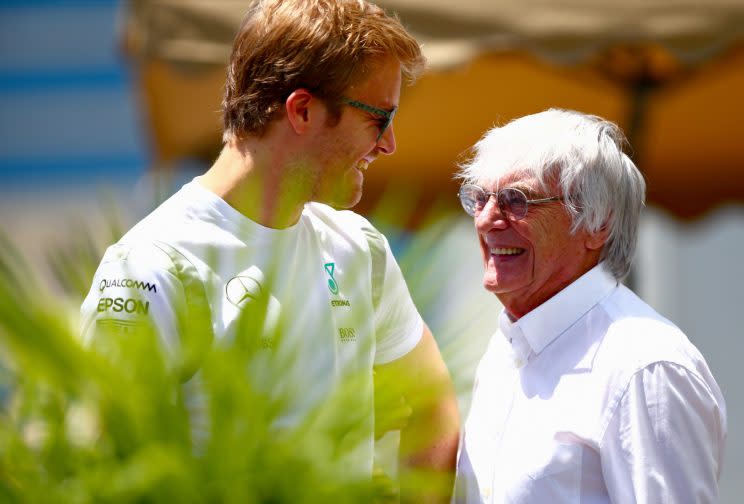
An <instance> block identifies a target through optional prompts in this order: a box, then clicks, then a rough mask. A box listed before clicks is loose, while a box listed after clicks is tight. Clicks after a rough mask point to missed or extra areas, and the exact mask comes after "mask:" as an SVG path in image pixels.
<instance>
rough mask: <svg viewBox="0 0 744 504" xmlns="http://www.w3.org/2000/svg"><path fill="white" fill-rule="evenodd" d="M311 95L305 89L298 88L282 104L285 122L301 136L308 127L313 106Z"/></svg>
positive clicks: (313, 100) (313, 99)
mask: <svg viewBox="0 0 744 504" xmlns="http://www.w3.org/2000/svg"><path fill="white" fill-rule="evenodd" d="M315 101H317V100H315V98H314V97H313V94H312V93H311V92H310V91H308V90H307V89H303V88H299V89H295V90H294V91H292V92H291V93H290V94H289V96H288V97H287V100H286V101H285V102H284V107H285V111H286V113H287V120H289V124H290V125H291V126H292V129H293V130H294V132H295V133H297V134H298V135H302V134H303V133H305V132H306V131H307V129H308V128H309V126H310V121H311V112H312V110H311V109H312V108H313V106H314V105H315V103H314V102H315Z"/></svg>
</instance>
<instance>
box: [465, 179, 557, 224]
mask: <svg viewBox="0 0 744 504" xmlns="http://www.w3.org/2000/svg"><path fill="white" fill-rule="evenodd" d="M457 195H458V196H459V197H460V203H461V204H462V208H463V209H465V212H467V214H468V215H469V216H471V217H475V214H476V213H480V212H481V211H482V210H483V208H484V207H485V206H486V203H488V200H489V199H491V196H496V202H497V203H498V205H499V211H501V214H502V215H504V216H505V217H508V218H509V219H510V220H520V219H524V217H525V216H526V215H527V209H528V208H529V206H530V205H531V204H539V203H549V202H551V201H562V200H563V197H562V196H553V197H550V198H540V199H532V200H531V199H527V195H526V194H524V193H523V192H522V191H520V190H519V189H517V188H515V187H505V188H504V189H501V190H499V191H497V192H489V191H486V190H485V189H483V188H482V187H480V186H477V185H475V184H463V185H462V186H460V191H459V192H458V193H457Z"/></svg>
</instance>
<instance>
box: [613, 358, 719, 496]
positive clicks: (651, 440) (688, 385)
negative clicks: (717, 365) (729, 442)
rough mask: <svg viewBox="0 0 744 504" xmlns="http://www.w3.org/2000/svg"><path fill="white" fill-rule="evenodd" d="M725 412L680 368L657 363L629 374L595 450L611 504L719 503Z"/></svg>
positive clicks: (715, 398)
mask: <svg viewBox="0 0 744 504" xmlns="http://www.w3.org/2000/svg"><path fill="white" fill-rule="evenodd" d="M725 415H726V413H725V405H724V403H723V398H722V397H721V396H720V395H719V392H718V390H717V388H716V387H713V388H711V387H710V386H708V384H707V383H706V382H705V381H704V380H703V379H702V378H700V377H699V376H698V375H697V374H695V373H694V372H692V371H690V370H688V369H686V368H685V367H683V366H680V365H677V364H673V363H668V362H659V363H655V364H652V365H650V366H647V367H645V368H644V369H642V370H640V371H638V372H636V373H635V374H634V375H633V376H632V378H631V379H630V383H629V385H628V387H627V389H626V391H625V392H624V394H623V396H622V397H621V398H620V401H619V403H618V405H617V409H616V411H615V412H614V415H613V417H612V420H611V421H610V423H609V425H608V428H607V430H606V433H605V435H604V437H603V439H602V443H601V446H600V452H601V458H602V471H603V473H604V478H605V482H606V485H607V490H608V492H609V494H610V496H611V497H612V501H613V502H639V503H646V502H648V503H651V502H653V503H664V502H669V503H677V502H696V503H698V502H718V478H719V476H720V473H721V465H722V461H723V448H724V442H725V437H726V419H725Z"/></svg>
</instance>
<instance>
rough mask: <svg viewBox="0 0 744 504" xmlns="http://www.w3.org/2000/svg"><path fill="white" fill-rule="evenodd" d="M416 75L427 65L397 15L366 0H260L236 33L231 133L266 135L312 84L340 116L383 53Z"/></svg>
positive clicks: (227, 104) (230, 77)
mask: <svg viewBox="0 0 744 504" xmlns="http://www.w3.org/2000/svg"><path fill="white" fill-rule="evenodd" d="M388 55H390V56H394V57H395V58H397V59H398V61H399V62H400V64H401V69H402V72H403V76H404V77H405V78H406V79H407V80H408V81H409V82H412V81H414V80H415V79H416V77H418V75H419V74H420V73H421V71H422V70H423V68H424V65H425V59H424V56H423V55H422V53H421V48H420V46H419V45H418V43H417V42H416V40H415V39H414V38H413V37H412V36H411V35H410V34H409V33H408V32H406V30H405V28H403V25H402V24H401V23H400V21H399V20H398V18H397V17H395V16H389V15H387V14H386V13H385V12H384V11H383V10H382V9H381V8H380V7H378V6H376V5H374V4H371V3H369V2H366V1H364V0H257V1H256V3H255V4H254V5H253V6H252V7H251V8H250V10H249V11H248V13H247V14H246V17H245V19H244V20H243V24H242V26H241V28H240V31H239V32H238V35H237V36H236V37H235V42H234V44H233V50H232V56H231V57H230V64H229V66H228V69H227V82H226V85H225V97H224V100H223V102H222V110H223V119H224V129H225V131H224V140H225V141H227V140H229V139H230V138H232V137H236V138H241V137H244V136H246V135H257V136H261V135H263V134H264V133H265V131H266V129H267V127H268V124H269V122H270V121H271V120H272V119H273V118H274V117H275V116H276V115H277V114H278V113H280V111H281V110H282V106H283V104H284V101H285V100H286V99H287V97H288V96H289V95H290V94H291V93H292V91H294V90H295V89H298V88H305V89H308V90H309V91H311V92H312V93H314V94H315V95H316V96H318V97H320V98H322V99H324V100H326V101H327V103H328V105H329V108H330V109H331V112H332V114H334V115H336V116H338V115H339V114H340V111H339V105H338V103H339V99H340V98H341V96H342V95H343V93H344V91H346V90H347V89H348V88H349V86H351V85H354V84H357V83H359V82H361V81H362V80H363V79H364V78H365V77H366V75H367V74H368V72H370V70H371V69H372V67H373V65H374V64H375V63H376V62H378V61H379V59H380V58H382V57H384V56H388Z"/></svg>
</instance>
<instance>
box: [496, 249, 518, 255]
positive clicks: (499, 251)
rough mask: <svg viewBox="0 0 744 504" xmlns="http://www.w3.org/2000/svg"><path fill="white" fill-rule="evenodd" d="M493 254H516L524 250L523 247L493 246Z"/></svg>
mask: <svg viewBox="0 0 744 504" xmlns="http://www.w3.org/2000/svg"><path fill="white" fill-rule="evenodd" d="M490 252H491V254H493V255H516V254H520V253H521V252H522V249H521V248H492V249H491V250H490Z"/></svg>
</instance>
